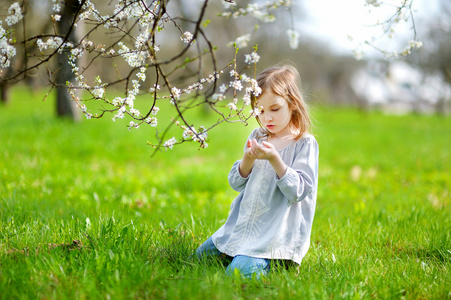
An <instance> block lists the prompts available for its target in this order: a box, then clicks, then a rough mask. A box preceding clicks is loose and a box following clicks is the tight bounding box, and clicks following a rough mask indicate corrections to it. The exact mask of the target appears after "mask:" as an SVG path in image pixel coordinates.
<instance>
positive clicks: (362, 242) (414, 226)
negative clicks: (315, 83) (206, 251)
mask: <svg viewBox="0 0 451 300" xmlns="http://www.w3.org/2000/svg"><path fill="white" fill-rule="evenodd" d="M40 99H42V98H41V96H40V95H32V94H30V93H29V92H28V91H27V90H26V89H23V88H22V89H16V90H15V91H14V97H13V100H12V102H11V104H10V105H8V106H0V145H1V146H0V149H1V151H0V298H1V299H11V298H12V299H16V298H17V299H28V298H32V299H36V298H38V299H40V298H42V299H47V298H54V299H64V298H77V299H84V298H90V299H92V298H101V299H102V298H106V299H120V298H138V299H141V298H142V299H145V298H158V299H189V298H194V299H199V298H200V299H202V298H204V299H256V298H263V299H268V298H269V299H287V298H293V299H306V298H307V299H309V298H320V299H322V298H325V299H326V298H327V299H330V298H333V299H341V298H346V299H349V298H352V299H361V298H394V299H399V298H408V299H417V298H426V299H451V276H450V271H451V270H450V267H451V230H450V229H451V209H450V207H451V200H450V199H451V192H450V186H451V175H450V174H451V172H450V171H451V154H450V146H449V145H450V141H451V119H450V118H441V117H435V116H434V117H432V116H431V117H429V116H428V117H426V116H401V117H400V116H386V115H381V114H377V113H371V114H361V113H359V112H357V111H354V110H351V109H332V108H325V107H314V108H313V109H312V111H313V115H314V117H315V119H316V126H315V130H314V133H315V135H316V136H317V140H318V142H319V145H320V170H319V172H320V173H319V176H320V179H319V180H320V181H319V191H318V202H317V211H316V216H315V220H314V226H313V232H312V243H311V248H310V250H309V252H308V253H307V255H306V257H305V259H304V261H303V263H302V265H301V266H300V268H299V270H296V269H288V270H285V269H274V270H273V271H272V272H271V273H270V275H269V276H268V277H267V278H265V279H264V280H262V281H253V280H245V279H241V278H234V277H232V278H229V277H227V276H226V275H225V274H224V266H223V265H222V264H221V263H220V262H218V261H207V262H195V261H194V262H193V261H190V260H189V259H188V257H189V255H190V254H191V253H192V252H193V251H194V250H195V249H196V247H198V246H199V245H200V244H201V243H202V242H203V241H204V240H205V239H206V238H208V237H209V236H210V235H211V234H212V233H213V232H214V231H215V230H216V229H217V228H218V227H219V226H220V225H221V224H222V223H223V222H224V220H225V219H226V217H227V214H228V209H229V206H230V203H231V201H232V200H233V198H234V197H235V196H236V193H235V192H234V191H232V190H231V189H230V188H229V187H228V183H227V174H228V172H229V169H230V167H231V165H232V163H233V162H234V161H235V160H236V159H239V158H240V157H241V155H242V151H243V150H242V149H243V145H244V141H245V139H246V137H247V135H248V134H249V132H250V131H251V130H252V126H254V124H253V125H252V126H248V127H243V126H241V125H238V124H228V125H224V126H220V127H218V128H216V130H214V131H213V132H212V133H211V141H210V142H209V147H208V148H207V149H204V150H198V149H197V146H196V145H194V144H184V145H181V146H178V147H176V148H174V149H173V150H169V151H168V152H161V153H159V154H157V155H156V156H155V157H154V158H152V159H150V155H151V154H152V148H150V147H149V146H146V142H147V140H150V139H152V135H153V132H152V129H151V128H147V127H144V126H143V127H142V128H139V129H138V130H132V131H131V132H129V131H128V129H127V128H126V123H127V122H126V121H124V122H119V121H117V122H116V123H113V122H112V121H111V118H110V117H109V116H107V117H106V118H105V119H101V120H90V121H86V120H85V121H83V122H81V123H79V124H73V123H71V122H68V121H65V120H60V119H57V118H55V117H54V115H53V102H52V101H51V99H49V100H48V101H46V102H42V101H41V100H40ZM142 105H145V103H144V104H142ZM192 117H193V118H195V119H198V120H199V122H200V123H199V125H201V124H202V123H203V122H205V123H206V124H207V123H209V122H212V121H214V117H212V116H205V115H203V114H202V113H197V114H193V115H192ZM118 122H119V123H118ZM87 219H89V222H87ZM73 240H80V241H81V243H82V244H83V248H82V249H81V250H72V251H67V250H65V249H64V248H63V247H56V248H54V247H51V246H49V244H70V243H72V241H73ZM24 249H28V251H27V254H26V255H25V254H23V253H24V251H20V250H24Z"/></svg>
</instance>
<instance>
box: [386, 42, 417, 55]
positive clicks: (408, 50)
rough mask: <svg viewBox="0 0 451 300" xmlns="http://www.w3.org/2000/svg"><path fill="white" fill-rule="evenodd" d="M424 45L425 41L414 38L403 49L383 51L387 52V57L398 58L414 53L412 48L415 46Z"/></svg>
mask: <svg viewBox="0 0 451 300" xmlns="http://www.w3.org/2000/svg"><path fill="white" fill-rule="evenodd" d="M422 46H423V43H422V42H421V41H415V40H412V41H410V42H409V44H408V45H407V46H406V47H405V48H404V49H403V50H402V51H401V52H398V51H396V50H394V51H382V52H383V53H384V54H385V57H386V58H398V57H400V56H407V55H409V54H410V53H412V50H413V49H415V48H421V47H422Z"/></svg>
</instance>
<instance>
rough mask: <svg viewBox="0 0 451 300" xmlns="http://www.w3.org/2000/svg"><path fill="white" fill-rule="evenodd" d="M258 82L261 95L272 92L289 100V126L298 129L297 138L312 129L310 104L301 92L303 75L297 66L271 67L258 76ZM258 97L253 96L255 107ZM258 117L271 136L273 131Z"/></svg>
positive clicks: (253, 105) (294, 129) (252, 102)
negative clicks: (308, 104)
mask: <svg viewBox="0 0 451 300" xmlns="http://www.w3.org/2000/svg"><path fill="white" fill-rule="evenodd" d="M257 83H258V86H259V87H260V88H261V89H262V93H261V94H260V95H259V96H261V95H263V94H265V93H271V94H273V95H277V96H280V97H282V98H284V99H285V100H286V101H287V103H288V107H289V108H290V110H291V119H290V123H289V126H290V127H291V129H292V130H293V131H297V134H296V135H295V137H294V139H295V140H298V139H300V138H301V137H302V136H303V135H304V134H305V133H308V132H309V131H310V127H311V119H310V116H309V111H308V106H307V104H306V103H305V101H304V98H303V97H302V93H301V88H300V86H301V76H300V75H299V72H298V70H296V68H294V67H293V66H290V65H285V66H282V67H279V66H274V67H269V68H267V69H265V70H263V71H262V72H261V73H260V74H259V75H258V76H257ZM258 98H259V97H255V95H252V96H251V100H252V101H251V104H252V108H253V109H255V107H256V103H257V100H258ZM256 119H257V122H258V124H259V125H260V127H261V128H263V129H264V130H265V134H266V135H267V136H271V133H270V132H269V131H268V130H266V128H264V127H263V126H262V124H261V122H260V119H259V118H258V116H257V117H256Z"/></svg>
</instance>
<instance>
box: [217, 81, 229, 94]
mask: <svg viewBox="0 0 451 300" xmlns="http://www.w3.org/2000/svg"><path fill="white" fill-rule="evenodd" d="M227 88H228V86H227V85H226V84H225V83H223V84H221V86H220V87H219V91H220V92H221V93H225V92H226V91H227Z"/></svg>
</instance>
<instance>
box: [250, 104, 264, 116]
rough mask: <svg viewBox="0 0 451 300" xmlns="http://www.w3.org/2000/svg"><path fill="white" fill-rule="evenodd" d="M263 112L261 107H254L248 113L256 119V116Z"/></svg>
mask: <svg viewBox="0 0 451 300" xmlns="http://www.w3.org/2000/svg"><path fill="white" fill-rule="evenodd" d="M262 110H263V106H260V107H256V108H254V109H253V110H251V111H250V112H249V113H250V114H251V115H252V116H253V117H257V116H258V115H260V114H261V113H262Z"/></svg>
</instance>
